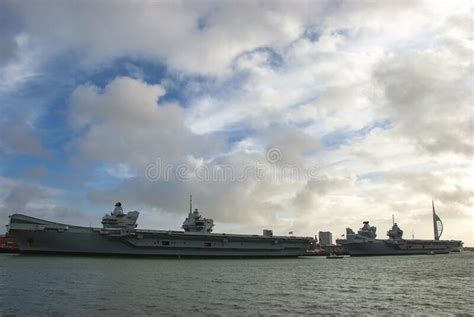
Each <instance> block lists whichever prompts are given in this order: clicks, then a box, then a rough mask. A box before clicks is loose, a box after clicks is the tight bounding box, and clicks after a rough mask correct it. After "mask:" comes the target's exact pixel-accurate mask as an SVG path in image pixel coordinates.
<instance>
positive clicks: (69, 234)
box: [7, 202, 314, 258]
mask: <svg viewBox="0 0 474 317" xmlns="http://www.w3.org/2000/svg"><path fill="white" fill-rule="evenodd" d="M191 210H192V206H191V204H190V211H189V214H188V217H187V218H186V220H185V221H184V223H183V225H182V229H183V231H173V230H146V229H138V228H137V220H138V216H139V212H138V211H131V212H128V213H124V211H123V207H122V204H121V203H119V202H118V203H116V204H115V208H114V210H113V211H112V212H111V213H110V214H106V215H105V216H104V217H103V218H102V225H103V227H102V228H93V227H83V226H74V225H67V224H62V223H57V222H51V221H47V220H42V219H38V218H34V217H30V216H27V215H22V214H13V215H11V216H10V223H9V225H8V226H7V228H8V232H9V234H10V235H11V236H12V237H13V238H14V239H15V241H16V242H17V244H18V247H19V250H20V253H26V254H79V255H122V256H168V257H237V258H239V257H240V258H242V257H298V256H300V255H304V254H305V252H306V250H308V249H310V248H311V247H312V246H313V245H314V239H313V238H311V237H295V236H273V233H272V231H271V230H264V234H263V235H249V234H226V233H212V230H213V227H214V222H213V220H212V219H207V218H203V217H202V216H201V215H200V213H199V211H198V210H197V209H195V210H194V211H191Z"/></svg>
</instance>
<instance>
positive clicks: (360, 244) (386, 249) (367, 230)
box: [336, 203, 463, 256]
mask: <svg viewBox="0 0 474 317" xmlns="http://www.w3.org/2000/svg"><path fill="white" fill-rule="evenodd" d="M433 226H434V240H420V239H404V238H403V230H401V229H400V228H399V227H398V225H397V224H396V223H395V221H393V225H392V229H390V230H389V231H388V232H387V236H388V237H389V238H388V239H386V240H382V239H376V237H377V234H376V231H377V228H376V227H374V226H370V225H369V222H368V221H364V225H363V226H362V228H360V229H359V231H358V232H357V233H355V232H354V231H353V230H352V229H350V228H347V229H346V237H345V239H338V240H336V243H337V244H340V245H342V246H343V247H344V249H345V250H346V251H347V252H348V253H349V254H350V255H351V256H371V255H415V254H441V253H450V252H459V251H461V250H462V248H463V243H462V241H459V240H440V237H441V234H442V233H443V223H442V222H441V219H440V218H439V217H438V215H437V214H436V213H435V209H434V203H433Z"/></svg>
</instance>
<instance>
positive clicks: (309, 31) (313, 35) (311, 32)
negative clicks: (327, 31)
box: [303, 24, 321, 42]
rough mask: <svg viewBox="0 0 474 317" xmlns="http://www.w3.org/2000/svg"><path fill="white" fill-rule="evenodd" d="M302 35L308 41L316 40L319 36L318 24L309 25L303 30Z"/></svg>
mask: <svg viewBox="0 0 474 317" xmlns="http://www.w3.org/2000/svg"><path fill="white" fill-rule="evenodd" d="M303 37H304V38H306V39H308V40H309V41H310V42H317V41H319V38H320V37H321V29H320V27H319V26H318V25H314V24H313V25H309V26H307V27H306V28H305V30H304V32H303Z"/></svg>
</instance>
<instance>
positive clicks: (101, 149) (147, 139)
mask: <svg viewBox="0 0 474 317" xmlns="http://www.w3.org/2000/svg"><path fill="white" fill-rule="evenodd" d="M164 94H165V89H164V88H163V87H162V86H161V85H159V84H147V83H145V82H143V81H141V80H137V79H133V78H128V77H119V78H115V79H114V80H112V81H111V82H110V83H108V84H107V86H106V87H105V88H104V89H102V90H101V89H100V88H98V87H96V86H93V85H82V86H80V87H78V88H77V89H76V90H75V91H74V92H73V94H72V97H71V108H70V109H71V111H70V116H69V118H70V121H71V123H72V125H73V127H74V128H75V129H76V131H78V133H79V137H78V138H77V140H75V141H74V144H71V145H70V146H71V149H76V148H77V149H78V150H79V152H80V154H81V155H82V156H83V157H84V158H85V159H88V160H92V161H96V162H109V163H115V164H121V163H123V164H129V165H131V166H132V167H134V168H144V167H145V166H146V165H147V164H151V163H153V162H155V160H157V159H162V160H166V161H170V160H173V161H174V162H176V161H179V160H182V159H184V158H185V156H186V155H188V154H191V153H193V154H195V155H196V156H198V155H203V154H204V153H209V152H208V151H212V148H213V147H214V146H215V145H214V144H213V143H212V142H211V141H210V140H208V139H207V138H205V137H198V136H196V135H194V134H193V133H192V132H191V131H189V129H188V128H187V127H186V126H185V125H184V122H183V109H182V108H181V107H180V106H178V105H177V104H161V103H159V99H160V97H162V96H163V95H164ZM205 150H206V152H205Z"/></svg>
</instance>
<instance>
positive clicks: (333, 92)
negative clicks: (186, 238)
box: [0, 0, 474, 246]
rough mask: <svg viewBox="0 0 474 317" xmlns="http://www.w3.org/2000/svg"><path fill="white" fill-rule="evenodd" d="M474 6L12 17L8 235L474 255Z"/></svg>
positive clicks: (122, 10) (66, 4) (158, 9)
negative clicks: (119, 218) (23, 229)
mask: <svg viewBox="0 0 474 317" xmlns="http://www.w3.org/2000/svg"><path fill="white" fill-rule="evenodd" d="M473 11H474V9H473V4H472V1H404V0H402V1H340V0H338V1H322V0H320V1H300V0H296V1H247V0H243V1H204V0H202V1H118V2H117V1H100V2H94V1H51V0H46V1H28V0H26V1H11V0H0V111H1V116H0V225H1V226H2V228H4V225H5V224H7V223H8V215H10V214H13V213H24V214H28V215H31V216H35V217H40V218H45V219H48V220H53V221H60V222H64V223H71V224H78V225H100V220H101V217H102V216H103V215H104V214H105V213H107V212H110V211H111V210H112V209H113V206H114V204H115V202H117V201H121V202H122V204H123V206H124V209H125V210H126V211H130V210H139V211H140V218H139V220H138V223H139V227H140V228H147V229H175V230H176V229H179V228H180V226H181V224H182V221H183V220H184V218H185V217H186V215H187V212H188V210H189V195H191V194H192V195H193V206H194V207H196V208H199V210H200V212H201V213H202V214H203V215H204V216H205V217H208V218H213V219H214V222H215V224H216V226H215V229H214V230H215V232H229V233H261V230H262V229H273V231H274V233H275V234H287V233H288V232H291V231H292V232H294V234H295V235H300V236H314V235H316V234H317V232H318V231H331V232H333V236H334V238H336V237H339V236H341V235H342V234H343V233H344V232H345V228H346V227H351V228H353V229H358V228H360V227H361V225H362V221H364V220H368V221H370V223H371V225H374V226H376V227H377V228H378V230H377V233H378V237H379V238H385V237H386V231H387V230H388V229H389V227H390V226H391V222H392V215H394V217H395V221H396V222H397V223H398V224H399V226H400V227H401V228H402V229H403V230H404V236H405V237H406V238H411V237H413V236H414V237H415V238H420V239H422V238H423V239H430V238H432V237H433V224H432V209H431V201H432V200H434V203H435V207H436V211H437V213H438V215H439V217H440V218H441V219H442V221H443V223H444V233H443V235H442V238H445V239H461V240H463V241H464V242H465V245H466V246H474V232H473V228H474V208H473V203H474V195H473V194H474V182H473V146H474V140H473V100H474V98H473V88H474V87H473V84H474V79H473V47H474V46H473V36H474V33H473V20H472V16H473Z"/></svg>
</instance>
